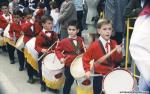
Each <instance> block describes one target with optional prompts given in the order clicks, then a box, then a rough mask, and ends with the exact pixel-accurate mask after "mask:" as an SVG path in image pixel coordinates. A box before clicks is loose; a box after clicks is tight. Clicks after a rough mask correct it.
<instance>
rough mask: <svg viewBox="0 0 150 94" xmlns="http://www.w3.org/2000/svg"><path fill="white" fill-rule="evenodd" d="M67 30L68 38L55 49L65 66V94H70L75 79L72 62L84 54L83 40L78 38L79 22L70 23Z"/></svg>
mask: <svg viewBox="0 0 150 94" xmlns="http://www.w3.org/2000/svg"><path fill="white" fill-rule="evenodd" d="M67 30H68V34H69V36H68V38H65V39H63V40H61V41H60V42H59V43H58V45H57V47H56V49H55V53H56V56H57V57H58V59H59V60H60V62H61V63H64V64H65V71H64V74H65V76H66V79H65V84H64V88H63V94H70V89H71V86H72V84H73V82H74V78H73V77H72V75H71V73H70V65H71V62H72V61H73V60H74V59H75V58H76V57H77V56H78V55H80V54H82V53H83V52H84V47H83V39H82V38H81V37H79V36H77V33H78V32H79V27H78V24H77V21H75V20H73V21H70V22H69V23H68V29H67ZM62 52H63V53H62Z"/></svg>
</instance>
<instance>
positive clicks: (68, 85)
mask: <svg viewBox="0 0 150 94" xmlns="http://www.w3.org/2000/svg"><path fill="white" fill-rule="evenodd" d="M64 74H65V77H66V79H65V84H64V88H63V94H70V89H71V86H72V84H73V82H74V78H73V77H72V75H71V73H70V67H65V71H64Z"/></svg>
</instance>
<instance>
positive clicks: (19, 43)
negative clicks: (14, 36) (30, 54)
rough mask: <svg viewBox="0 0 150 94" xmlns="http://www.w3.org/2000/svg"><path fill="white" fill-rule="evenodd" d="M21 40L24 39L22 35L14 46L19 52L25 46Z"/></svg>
mask: <svg viewBox="0 0 150 94" xmlns="http://www.w3.org/2000/svg"><path fill="white" fill-rule="evenodd" d="M23 38H24V35H22V36H20V38H19V39H18V40H17V42H16V44H15V47H16V48H17V49H19V50H22V49H23V48H24V46H25V44H24V42H23Z"/></svg>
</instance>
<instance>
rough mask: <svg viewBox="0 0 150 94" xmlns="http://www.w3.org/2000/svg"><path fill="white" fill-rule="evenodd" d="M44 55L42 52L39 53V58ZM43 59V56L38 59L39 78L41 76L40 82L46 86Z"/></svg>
mask: <svg viewBox="0 0 150 94" xmlns="http://www.w3.org/2000/svg"><path fill="white" fill-rule="evenodd" d="M42 55H43V54H42V53H39V56H38V58H39V57H41V56H42ZM42 60H43V58H42V59H40V60H39V61H38V68H39V78H40V84H41V85H43V86H45V83H44V82H43V80H42Z"/></svg>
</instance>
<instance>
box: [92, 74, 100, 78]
mask: <svg viewBox="0 0 150 94" xmlns="http://www.w3.org/2000/svg"><path fill="white" fill-rule="evenodd" d="M90 76H92V77H97V76H103V75H102V74H91V75H90Z"/></svg>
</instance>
